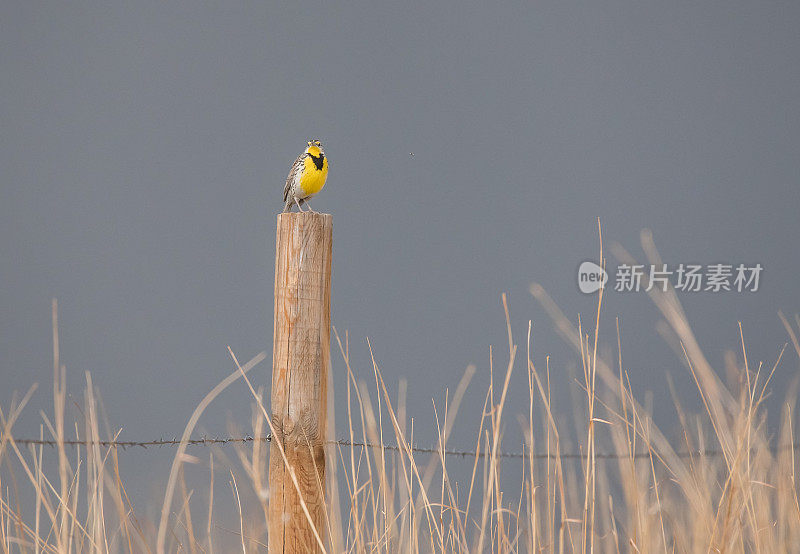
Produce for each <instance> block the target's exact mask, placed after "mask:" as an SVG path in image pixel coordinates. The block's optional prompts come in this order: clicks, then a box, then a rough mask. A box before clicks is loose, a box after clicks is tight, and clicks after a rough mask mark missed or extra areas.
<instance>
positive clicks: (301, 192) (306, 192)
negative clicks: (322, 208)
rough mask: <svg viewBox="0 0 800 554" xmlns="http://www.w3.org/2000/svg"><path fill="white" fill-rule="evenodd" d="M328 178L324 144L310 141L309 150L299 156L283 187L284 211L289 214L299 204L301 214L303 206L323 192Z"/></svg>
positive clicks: (309, 205)
mask: <svg viewBox="0 0 800 554" xmlns="http://www.w3.org/2000/svg"><path fill="white" fill-rule="evenodd" d="M327 178H328V158H327V157H326V156H325V152H324V151H323V150H322V143H321V142H320V141H318V140H310V141H308V148H306V149H305V151H304V152H303V153H302V154H300V155H299V156H297V159H296V160H295V161H294V163H293V164H292V169H291V170H290V171H289V176H288V177H287V178H286V185H285V186H284V187H283V201H284V206H283V211H284V212H288V211H290V210H291V209H292V204H297V209H298V210H300V211H301V212H302V211H303V208H301V206H302V205H303V204H304V203H308V209H309V210H310V211H312V212H313V211H314V210H312V209H311V203H309V202H308V201H309V199H310V198H311V197H312V196H314V195H315V194H317V193H318V192H319V191H321V190H322V187H324V186H325V179H327Z"/></svg>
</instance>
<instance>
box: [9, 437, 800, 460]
mask: <svg viewBox="0 0 800 554" xmlns="http://www.w3.org/2000/svg"><path fill="white" fill-rule="evenodd" d="M13 440H14V442H15V443H17V444H21V445H31V446H50V447H56V446H58V445H59V444H62V445H64V446H103V447H108V448H121V449H122V450H126V449H128V448H143V449H147V448H152V447H164V446H178V445H179V444H181V442H182V441H181V440H180V439H178V438H173V439H156V440H149V441H118V440H99V441H81V440H63V441H56V440H48V439H13ZM271 441H272V434H268V435H266V436H263V437H252V436H249V435H247V436H244V437H201V438H199V439H189V440H187V441H185V442H186V444H187V445H189V446H213V445H219V446H225V445H230V444H243V443H250V442H271ZM325 444H332V445H338V446H355V447H363V448H382V449H384V450H391V451H394V452H404V451H406V450H411V451H412V452H418V453H421V454H438V453H439V452H440V451H441V449H440V448H439V447H420V446H411V447H408V448H406V447H404V446H399V445H394V444H381V443H370V442H363V441H351V440H350V439H338V440H333V441H325ZM754 450H755V449H754ZM768 450H769V451H770V452H772V453H777V452H780V451H784V450H793V451H795V452H796V451H798V450H800V444H783V445H778V446H773V447H769V448H768ZM442 454H443V455H445V456H459V457H462V458H466V457H473V458H474V457H477V456H485V455H487V452H486V451H483V452H478V451H477V450H455V449H450V448H445V449H444V451H443V452H442ZM723 454H725V452H724V451H723V450H721V449H718V448H702V449H696V450H686V451H681V452H676V453H675V455H677V456H678V457H680V458H689V457H692V456H705V457H717V456H722V455H723ZM651 456H657V454H656V453H655V451H653V452H635V453H633V454H620V453H618V452H597V453H595V455H594V457H595V459H603V460H620V459H631V458H633V459H635V460H638V459H642V458H650V457H651ZM496 457H498V458H520V459H521V458H526V459H527V458H529V457H531V458H533V459H535V460H545V459H551V460H555V459H561V460H570V459H583V458H585V457H586V453H584V452H567V453H562V454H558V453H554V452H550V453H545V454H542V453H538V454H533V455H532V456H531V454H530V453H529V452H508V451H501V452H498V453H497V454H496Z"/></svg>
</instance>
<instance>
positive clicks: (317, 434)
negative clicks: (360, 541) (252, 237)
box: [269, 213, 333, 554]
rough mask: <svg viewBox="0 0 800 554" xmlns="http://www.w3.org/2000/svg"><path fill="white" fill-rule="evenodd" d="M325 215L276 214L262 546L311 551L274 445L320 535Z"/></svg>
mask: <svg viewBox="0 0 800 554" xmlns="http://www.w3.org/2000/svg"><path fill="white" fill-rule="evenodd" d="M332 230H333V218H332V217H331V215H330V214H319V213H282V214H279V215H278V228H277V236H276V252H275V331H274V336H273V354H272V398H271V402H272V407H271V409H272V423H273V425H274V427H275V431H276V433H275V436H274V437H273V439H272V444H271V446H270V465H269V487H270V497H269V552H270V554H276V553H282V554H283V553H286V554H288V553H306V552H318V551H319V546H318V543H317V540H316V539H315V537H314V533H313V531H312V528H311V525H310V524H309V522H308V518H307V517H306V515H305V514H304V512H303V509H302V506H301V504H300V498H299V496H298V493H297V488H296V487H295V485H294V484H293V482H292V479H291V477H290V474H289V472H288V471H287V467H286V463H285V462H284V459H283V457H282V456H281V454H280V451H279V446H278V443H280V444H281V445H282V446H283V448H284V451H285V454H286V458H287V461H288V464H289V466H290V467H292V468H293V469H294V472H295V475H296V476H297V481H298V483H299V486H300V487H299V488H300V492H301V493H302V496H303V500H304V501H305V503H306V507H307V508H308V510H309V512H310V514H311V519H312V520H313V521H314V524H315V526H316V529H317V533H318V534H319V536H320V537H323V540H324V537H326V536H327V535H328V533H327V531H326V528H325V525H326V516H325V493H324V491H325V449H324V442H325V438H326V424H327V401H328V390H327V383H328V374H327V372H328V371H329V365H330V363H329V362H330V326H331V325H330V321H331V320H330V318H331V246H332Z"/></svg>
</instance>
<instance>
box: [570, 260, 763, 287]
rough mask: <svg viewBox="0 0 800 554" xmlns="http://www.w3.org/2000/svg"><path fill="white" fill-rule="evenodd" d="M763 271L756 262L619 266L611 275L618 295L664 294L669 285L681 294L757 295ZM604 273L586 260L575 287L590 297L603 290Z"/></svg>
mask: <svg viewBox="0 0 800 554" xmlns="http://www.w3.org/2000/svg"><path fill="white" fill-rule="evenodd" d="M763 270H764V268H763V266H762V265H761V264H759V263H757V264H753V265H746V264H743V263H740V264H724V263H715V264H707V265H701V264H678V265H677V266H675V265H673V266H669V265H668V264H649V265H645V264H620V265H619V266H617V268H616V271H615V273H614V290H615V291H617V292H640V291H643V292H649V291H651V290H653V289H654V288H655V289H657V290H660V291H662V292H666V291H667V289H668V288H669V287H670V286H671V287H672V288H673V289H674V290H676V291H680V292H730V291H733V292H756V291H758V287H759V284H760V278H761V273H762V271H763ZM608 280H609V276H608V273H607V272H606V270H605V269H604V268H602V267H600V266H599V265H597V264H596V263H594V262H590V261H586V262H583V263H582V264H581V265H580V267H578V288H580V290H581V292H583V293H585V294H591V293H593V292H596V291H598V290H600V288H601V287H605V285H606V283H607V282H608Z"/></svg>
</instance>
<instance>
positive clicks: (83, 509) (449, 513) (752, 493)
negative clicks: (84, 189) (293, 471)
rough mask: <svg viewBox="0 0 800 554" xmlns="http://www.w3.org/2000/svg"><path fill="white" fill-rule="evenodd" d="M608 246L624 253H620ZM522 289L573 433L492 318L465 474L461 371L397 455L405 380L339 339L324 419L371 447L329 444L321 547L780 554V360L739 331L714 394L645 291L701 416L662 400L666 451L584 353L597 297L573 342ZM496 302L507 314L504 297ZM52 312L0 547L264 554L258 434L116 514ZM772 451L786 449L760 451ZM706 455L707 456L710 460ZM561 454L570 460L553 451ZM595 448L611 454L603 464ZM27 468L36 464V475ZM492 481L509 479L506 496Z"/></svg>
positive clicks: (261, 427)
mask: <svg viewBox="0 0 800 554" xmlns="http://www.w3.org/2000/svg"><path fill="white" fill-rule="evenodd" d="M643 243H644V245H645V251H646V252H647V254H648V256H649V257H650V258H651V260H654V259H657V254H656V253H655V249H654V248H652V244H651V240H650V238H649V236H647V235H645V236H644V237H643ZM616 255H617V256H618V257H620V258H621V259H625V257H626V256H628V255H627V253H625V252H624V251H622V250H621V249H619V248H617V251H616ZM531 292H532V294H533V295H534V297H535V298H536V299H537V300H538V301H539V302H540V304H541V305H542V306H543V307H544V308H545V309H546V310H547V312H548V313H549V315H550V316H551V318H552V321H553V323H554V325H555V326H556V328H557V329H558V330H559V332H560V333H561V334H562V335H563V336H564V338H565V339H566V340H567V341H568V342H569V344H571V345H572V346H573V347H574V349H575V351H576V353H577V354H578V356H579V359H580V368H581V370H582V372H581V373H580V383H579V387H580V393H581V396H580V398H581V400H580V404H581V405H580V406H577V408H578V410H577V412H578V413H581V414H584V416H585V417H584V418H583V420H582V421H579V422H578V428H579V429H580V430H581V434H580V435H579V437H578V439H577V442H576V441H572V442H570V443H566V442H564V441H563V440H562V437H564V436H565V433H566V431H565V427H566V426H567V425H566V424H565V423H563V421H562V420H563V418H562V419H559V418H558V417H557V416H556V414H554V411H553V410H552V409H551V403H550V399H551V392H550V391H551V385H550V383H551V375H550V368H549V364H548V363H546V364H545V366H544V367H536V366H535V365H534V364H533V362H532V361H531V352H530V342H531V329H530V326H529V327H528V331H527V336H526V341H525V344H524V346H525V350H524V352H520V350H519V348H518V345H517V343H516V341H515V339H514V337H513V335H512V332H511V325H510V322H509V323H508V345H507V351H506V352H504V353H503V355H502V363H501V364H500V367H497V366H496V365H495V362H496V360H497V358H498V357H497V356H496V355H495V354H494V353H492V354H491V356H490V363H489V368H488V369H489V371H490V373H491V376H492V378H491V380H490V385H489V387H488V390H487V391H486V394H485V399H484V403H483V407H482V417H481V419H480V424H479V427H478V429H476V430H475V434H474V436H475V443H474V446H473V451H474V454H475V456H474V457H473V458H469V459H468V463H465V462H464V461H463V459H460V460H458V461H454V459H453V457H452V455H450V454H448V453H447V450H448V448H450V445H449V443H448V441H449V438H450V436H451V434H452V430H453V426H454V424H456V423H457V422H458V420H459V416H458V412H459V408H460V405H461V401H462V399H463V397H464V392H465V390H466V389H467V387H468V385H469V382H470V380H471V378H472V377H473V375H474V373H475V368H473V367H469V368H467V370H466V372H465V373H464V375H463V377H462V378H461V380H460V382H459V383H458V385H457V387H456V389H455V392H454V393H453V394H452V395H450V393H448V394H447V395H446V401H445V403H444V405H443V406H441V405H436V404H434V407H433V409H434V414H435V424H436V430H437V435H438V444H437V445H436V446H437V449H438V452H436V453H434V454H428V453H415V452H414V451H413V450H412V448H411V445H412V444H414V443H415V441H414V426H413V419H410V418H409V414H408V413H407V410H406V407H405V394H406V392H405V391H406V389H405V385H404V384H402V383H401V386H400V389H399V397H398V398H397V399H393V398H392V397H391V396H390V394H389V392H388V389H387V386H386V385H385V383H384V379H383V376H382V374H381V371H380V368H379V366H378V364H377V363H376V362H375V360H374V358H373V365H372V368H371V371H370V374H371V375H370V378H369V379H368V380H367V381H364V380H359V379H358V378H357V377H356V372H355V371H354V370H353V369H352V368H351V365H350V353H349V346H348V341H347V339H346V338H344V339H341V338H340V337H338V336H337V345H338V347H339V349H340V352H341V356H342V359H343V360H344V363H345V367H346V370H347V375H346V378H347V390H346V394H347V405H346V406H344V407H340V408H339V412H340V413H341V412H342V411H344V413H345V415H346V424H345V425H344V426H342V427H341V428H340V431H341V429H345V430H346V432H345V433H346V435H347V438H349V440H350V442H351V444H352V443H354V442H356V443H357V442H361V443H369V444H371V445H374V446H369V447H362V446H345V445H342V444H331V445H329V446H328V466H329V470H328V472H327V476H328V483H327V487H328V499H329V504H330V505H329V509H328V515H329V517H328V520H329V525H327V527H326V528H325V529H319V530H318V534H319V537H320V541H321V542H322V543H323V544H324V545H325V549H326V550H327V551H329V552H370V553H372V552H403V553H405V552H498V553H499V552H517V551H525V552H539V551H544V552H557V553H565V552H568V553H572V552H581V553H583V552H642V553H645V552H646V553H652V552H726V553H727V552H757V553H764V554H766V553H772V552H788V551H796V550H797V546H796V545H799V544H800V502H798V489H797V484H796V483H795V464H796V462H797V450H796V449H795V448H794V439H793V429H792V425H793V424H792V422H793V419H794V400H795V395H794V394H790V395H789V400H788V401H787V402H786V403H785V404H784V406H785V409H784V412H783V414H782V415H781V417H780V425H779V426H778V428H777V429H768V427H767V424H766V413H765V408H764V405H763V403H764V398H765V395H766V393H767V391H768V390H769V384H770V378H771V376H772V374H773V372H774V371H775V370H776V368H777V367H778V364H779V363H780V358H781V355H783V352H781V353H779V354H776V358H777V359H776V360H775V361H773V362H772V363H771V364H769V365H767V366H763V365H761V364H758V365H757V366H755V367H752V366H751V365H750V364H749V363H748V359H747V352H746V348H745V341H744V337H740V343H741V356H737V357H736V358H735V359H734V358H731V359H730V360H729V364H728V365H729V367H728V368H727V370H728V371H727V372H728V374H729V375H732V376H733V377H734V378H733V379H732V380H730V381H731V383H730V384H727V385H726V384H725V383H724V382H723V380H722V379H721V378H720V376H719V373H718V372H715V371H714V370H713V369H712V367H711V366H710V364H709V363H708V361H707V360H706V358H705V357H704V356H703V353H702V351H701V350H700V347H699V345H698V344H697V341H696V340H695V338H694V335H693V334H692V331H691V329H690V327H689V325H688V323H687V321H686V317H685V315H684V313H683V310H682V309H681V306H680V304H679V303H678V300H677V297H676V296H675V295H674V293H671V292H668V293H658V292H653V293H652V296H653V301H654V302H655V304H656V306H657V307H658V309H659V310H660V311H661V313H662V314H663V316H664V324H663V325H662V326H661V328H660V330H661V332H662V333H663V334H664V335H665V337H666V338H667V339H668V341H669V342H670V344H673V345H675V347H676V349H677V350H678V352H679V354H680V356H681V358H682V359H683V360H684V361H685V364H686V366H687V368H688V370H689V372H690V373H691V375H692V377H693V379H694V381H695V383H696V385H697V391H698V394H699V397H700V399H701V400H702V405H703V407H704V411H702V412H701V413H698V414H690V413H686V412H685V411H684V410H683V409H682V408H681V406H680V405H679V404H678V402H677V399H676V407H677V411H678V414H679V419H680V424H681V432H680V434H679V436H677V437H675V436H672V437H671V439H672V440H670V439H668V437H667V436H666V434H665V433H664V432H662V431H661V430H660V429H659V428H658V426H657V425H656V424H655V422H654V421H653V420H652V417H651V415H650V413H649V412H648V410H647V409H646V408H645V407H644V406H643V405H642V404H641V403H639V402H638V401H637V400H636V399H635V398H634V395H633V393H632V390H631V382H630V378H629V376H628V374H627V372H626V370H625V366H624V364H623V358H622V348H621V343H622V341H621V338H620V336H619V330H618V332H617V337H615V341H616V343H617V355H616V359H615V360H605V359H603V358H602V357H601V356H599V355H598V336H597V335H598V333H597V331H598V328H599V322H600V315H599V314H600V306H601V303H602V295H601V296H600V297H599V298H598V303H597V313H596V314H594V318H593V321H592V325H591V326H590V327H591V328H592V331H591V332H586V331H585V329H584V326H583V324H582V323H581V322H580V321H579V322H578V324H577V326H576V325H573V323H572V322H571V321H569V320H568V319H567V318H566V317H564V315H563V314H562V313H561V312H560V311H559V310H558V308H557V307H556V305H555V303H554V302H553V301H552V300H551V299H550V298H549V297H548V296H547V295H546V294H545V292H544V290H543V289H542V288H541V287H539V286H537V285H533V286H532V287H531ZM503 304H504V308H505V310H506V315H507V321H510V318H508V307H507V306H506V304H505V298H503ZM53 314H54V315H53V329H54V332H53V337H54V389H53V390H54V394H53V399H54V404H53V412H52V415H50V416H48V415H44V414H42V427H41V433H40V434H41V437H42V438H47V439H53V440H55V441H57V442H58V443H59V444H58V446H57V448H56V449H55V450H47V449H46V448H45V447H42V446H30V447H28V448H26V447H21V446H20V445H19V444H17V442H15V439H14V434H13V427H14V424H15V422H16V421H17V420H18V418H19V416H20V414H21V412H22V410H23V408H24V407H25V405H26V403H27V402H28V400H29V399H30V397H31V395H32V394H33V392H34V388H35V387H32V388H31V390H29V391H28V392H27V393H26V394H25V395H24V396H22V397H21V398H19V399H15V400H14V401H12V402H11V405H10V406H8V407H7V408H5V409H3V410H2V411H1V412H0V418H1V419H0V424H1V425H2V440H1V441H0V468H1V469H2V471H0V491H2V494H0V550H1V551H2V552H5V553H8V552H31V553H39V552H71V553H81V552H159V553H160V552H176V551H188V552H191V553H193V554H195V553H201V552H208V553H211V552H214V551H217V552H231V551H242V552H264V551H266V543H267V536H266V529H267V525H266V518H267V514H268V510H267V505H268V499H269V493H268V483H267V477H266V470H267V461H268V460H267V456H268V448H267V445H266V444H265V443H263V442H254V443H251V444H249V445H237V447H236V449H235V451H234V452H235V456H233V457H230V458H229V456H228V455H229V454H230V453H231V451H230V450H227V451H226V450H224V449H219V448H218V449H214V450H211V451H210V452H209V453H208V454H209V457H208V462H207V463H206V462H203V463H202V464H201V463H199V462H200V460H199V459H197V458H195V457H193V456H189V455H188V454H187V453H186V448H185V444H184V445H182V447H181V448H179V449H178V451H177V454H176V456H175V459H174V462H173V465H172V469H171V471H170V474H169V476H168V477H167V481H166V482H167V485H166V487H165V496H164V499H163V504H162V509H161V512H160V513H159V514H158V516H160V517H158V516H157V517H155V518H150V519H148V520H143V519H142V516H141V514H137V513H135V512H134V510H133V509H132V507H131V502H130V501H129V498H128V494H127V493H126V490H125V486H124V483H123V480H122V477H121V476H120V464H119V456H120V455H124V454H121V453H120V452H118V451H117V449H115V448H112V447H105V446H101V445H100V444H98V441H99V440H101V439H108V438H109V437H111V438H114V435H113V434H110V433H109V432H107V431H105V432H104V431H101V427H103V424H102V420H101V418H100V417H99V416H98V402H97V399H96V395H95V392H94V387H93V386H92V381H91V376H90V375H89V374H87V375H86V389H85V394H84V404H83V408H82V410H81V411H80V413H81V418H80V419H79V420H77V421H74V422H67V415H66V413H67V410H66V406H65V402H66V389H65V374H64V368H63V366H62V365H61V363H60V361H59V355H58V332H57V321H56V310H55V306H54V311H53ZM781 318H782V319H783V322H784V325H785V327H786V330H787V332H788V333H789V337H790V343H791V346H790V347H789V348H790V350H789V352H790V353H791V354H790V355H791V356H792V357H793V358H794V356H795V355H797V356H798V357H800V344H799V343H798V339H797V335H798V334H800V319H798V318H797V317H795V319H794V321H793V322H790V321H789V320H787V319H786V318H784V317H783V316H782V315H781ZM787 356H788V354H787ZM260 359H261V358H260V357H256V358H254V359H253V360H251V361H250V362H248V364H245V365H244V366H243V371H239V370H238V369H237V371H235V372H234V373H232V374H231V375H230V376H229V377H228V378H227V379H226V380H224V381H223V382H222V383H220V385H219V386H218V387H216V388H215V389H214V390H213V391H212V392H211V393H209V395H208V396H207V397H206V398H205V399H204V400H203V402H202V403H201V404H200V405H199V406H198V408H197V409H196V410H195V413H194V414H193V415H192V417H191V419H190V423H189V425H187V427H186V431H185V433H184V439H186V438H189V437H190V436H191V434H192V431H193V430H194V426H195V424H196V423H197V421H198V419H199V418H200V415H201V414H202V412H203V410H204V408H205V406H207V405H208V403H210V402H211V400H213V398H214V396H216V394H218V393H219V392H221V390H222V389H224V388H225V387H226V386H228V385H229V384H231V383H232V382H233V381H235V380H236V379H237V378H239V377H241V376H242V375H244V374H245V373H246V372H247V371H248V370H249V369H250V368H252V367H253V366H254V365H255V364H257V363H258V362H259V361H260ZM793 364H794V362H790V364H789V365H793ZM237 365H238V362H237ZM512 382H513V383H514V384H515V385H514V386H515V387H519V386H520V384H526V385H527V387H528V397H529V402H528V403H527V405H525V406H510V405H508V391H509V388H510V386H511V383H512ZM248 383H249V382H248ZM251 390H252V388H251ZM262 396H263V393H262V391H254V390H253V399H254V410H253V418H252V431H251V432H252V433H253V435H254V436H263V435H264V434H265V432H266V431H267V429H268V421H267V420H266V419H265V410H264V408H263V403H262V401H261V397H262ZM515 418H516V419H515ZM509 421H510V422H511V423H510V424H511V425H517V422H520V423H521V426H522V429H523V433H524V436H525V444H526V448H525V457H524V459H523V460H522V461H521V463H520V461H519V460H517V461H516V462H515V463H513V464H512V463H509V461H508V460H506V459H505V458H503V457H502V453H503V450H504V449H503V438H504V431H505V430H506V428H507V426H508V425H509ZM571 425H574V423H571ZM331 427H333V425H331ZM231 431H232V432H234V433H236V432H238V431H237V430H236V429H232V430H231ZM68 437H69V438H72V437H79V438H80V439H81V440H83V441H85V444H84V445H83V446H81V447H78V448H72V449H71V448H68V447H66V446H65V445H64V442H63V441H64V440H66V439H67V438H68ZM776 444H780V445H789V448H778V449H775V448H774V446H775V445H776ZM389 445H399V449H392V448H389ZM598 445H602V447H598ZM714 450H718V451H719V455H712V454H711V451H714ZM565 452H580V453H581V455H580V457H579V458H577V459H574V458H568V457H565V456H564V454H563V453H565ZM686 452H690V453H691V454H690V455H684V453H686ZM608 453H612V454H614V455H615V456H616V457H606V456H605V455H604V454H608ZM46 457H49V458H52V459H46ZM187 461H191V462H194V463H195V467H198V468H202V471H203V472H205V471H207V472H208V473H205V475H206V477H205V478H204V479H202V481H203V487H204V488H206V489H207V490H203V491H200V493H199V494H194V492H193V490H190V488H189V487H188V486H187V482H186V480H185V475H184V469H185V462H187ZM45 467H47V468H54V469H53V470H52V471H49V472H47V471H45ZM464 467H467V469H466V470H464ZM215 468H216V472H217V475H216V478H217V479H219V478H220V475H222V474H221V473H220V471H224V472H225V473H224V475H225V478H224V481H226V482H229V483H230V484H231V490H230V491H228V494H220V492H219V490H218V491H217V492H216V496H215V493H214V480H215ZM220 468H223V469H220ZM508 468H511V469H510V470H509V469H508ZM520 468H521V471H520ZM192 471H200V469H197V470H195V469H194V468H192ZM196 478H197V476H195V479H196ZM508 483H518V485H513V486H511V487H510V488H509V486H508ZM201 495H203V496H206V498H205V499H201V498H200V496H201ZM220 511H225V512H227V513H228V514H231V513H233V514H236V521H237V523H238V525H237V527H238V528H237V529H235V530H234V533H233V537H234V539H235V540H233V542H231V540H230V535H228V537H227V539H225V537H221V536H220V530H219V526H217V525H216V524H215V522H216V516H215V514H216V513H219V512H220Z"/></svg>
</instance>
